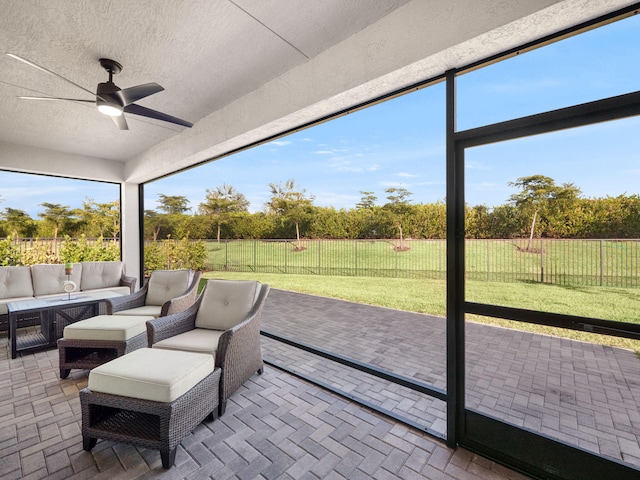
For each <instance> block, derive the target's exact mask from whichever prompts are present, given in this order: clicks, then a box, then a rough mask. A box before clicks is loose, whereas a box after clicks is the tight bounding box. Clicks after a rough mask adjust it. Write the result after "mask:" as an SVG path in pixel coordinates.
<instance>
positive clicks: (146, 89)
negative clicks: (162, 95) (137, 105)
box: [120, 82, 164, 107]
mask: <svg viewBox="0 0 640 480" xmlns="http://www.w3.org/2000/svg"><path fill="white" fill-rule="evenodd" d="M163 90H164V88H163V87H161V86H160V85H158V84H157V83H155V82H152V83H145V84H143V85H137V86H135V87H129V88H123V89H122V90H120V97H121V98H122V101H123V105H124V106H125V107H126V106H127V105H131V104H132V103H133V102H137V101H138V100H140V99H141V98H144V97H148V96H149V95H153V94H154V93H158V92H161V91H163Z"/></svg>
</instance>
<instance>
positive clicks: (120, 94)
mask: <svg viewBox="0 0 640 480" xmlns="http://www.w3.org/2000/svg"><path fill="white" fill-rule="evenodd" d="M7 55H8V56H9V57H11V58H14V59H16V60H19V61H21V62H24V63H26V64H27V65H29V66H31V67H34V68H37V69H38V70H41V71H43V72H46V73H48V74H50V75H54V76H56V77H58V78H60V79H62V80H64V81H65V82H67V83H70V84H71V85H73V86H75V87H78V88H79V89H81V90H84V91H85V92H88V93H90V94H91V95H94V96H95V100H84V99H80V98H60V97H22V96H21V97H19V98H23V99H26V100H65V101H70V102H83V103H95V104H96V106H97V107H98V110H99V111H100V112H101V113H104V114H105V115H108V116H110V117H111V119H112V120H113V122H114V123H115V124H116V126H117V127H118V128H119V129H120V130H129V127H128V126H127V121H126V119H125V118H124V113H131V114H133V115H140V116H143V117H148V118H153V119H156V120H162V121H164V122H170V123H175V124H176V125H182V126H184V127H192V126H193V124H192V123H190V122H187V121H186V120H182V119H180V118H177V117H173V116H171V115H167V114H166V113H162V112H158V111H157V110H152V109H150V108H146V107H142V106H140V105H136V104H135V103H133V102H136V101H138V100H140V99H142V98H145V97H148V96H149V95H153V94H154V93H158V92H161V91H163V90H164V88H162V87H161V86H160V85H158V84H157V83H145V84H142V85H137V86H135V87H129V88H124V89H121V88H120V87H118V86H117V85H116V84H115V83H113V76H114V75H117V74H118V73H120V72H121V71H122V65H120V64H119V63H118V62H116V61H115V60H110V59H108V58H101V59H100V65H101V66H102V68H104V69H105V70H106V71H107V72H108V73H109V81H108V82H103V83H98V86H97V88H96V91H95V93H94V92H92V91H91V90H87V89H86V88H84V87H82V86H80V85H78V84H77V83H75V82H72V81H71V80H69V79H68V78H65V77H63V76H61V75H58V74H57V73H55V72H52V71H51V70H48V69H46V68H44V67H41V66H40V65H37V64H35V63H33V62H31V61H30V60H27V59H25V58H22V57H20V56H19V55H15V54H13V53H7Z"/></svg>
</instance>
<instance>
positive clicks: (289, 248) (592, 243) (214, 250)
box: [16, 239, 640, 287]
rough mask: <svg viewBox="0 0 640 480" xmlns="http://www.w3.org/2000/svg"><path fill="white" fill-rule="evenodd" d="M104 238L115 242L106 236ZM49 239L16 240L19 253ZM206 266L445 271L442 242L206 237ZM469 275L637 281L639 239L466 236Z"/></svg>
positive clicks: (417, 274) (350, 272) (403, 274)
mask: <svg viewBox="0 0 640 480" xmlns="http://www.w3.org/2000/svg"><path fill="white" fill-rule="evenodd" d="M109 241H118V240H117V239H109ZM46 242H50V244H51V249H52V250H54V251H57V246H58V245H59V243H60V242H61V240H60V239H58V242H57V243H56V242H55V241H54V240H53V239H38V240H37V241H35V240H32V239H23V240H21V241H19V242H16V245H19V248H20V250H21V252H26V251H27V250H29V249H30V248H33V247H34V245H35V244H36V243H37V244H40V245H42V244H43V243H46ZM205 242H206V246H207V254H208V256H207V264H206V268H207V270H212V271H235V272H265V273H293V274H313V275H341V276H362V277H367V276H369V277H397V278H433V279H444V278H445V277H446V258H447V257H446V255H447V253H446V241H445V240H405V241H404V242H403V243H402V244H401V243H400V241H399V240H302V241H301V242H295V241H290V240H223V241H221V242H220V243H218V242H216V241H215V240H206V241H205ZM465 262H466V272H467V273H466V274H467V278H468V279H470V280H481V281H489V282H522V281H525V282H526V281H528V282H537V283H549V284H557V285H576V286H580V285H599V286H609V287H638V286H640V239H596V240H555V239H535V240H533V242H532V243H531V245H528V240H527V239H509V240H500V239H497V240H496V239H491V240H466V258H465Z"/></svg>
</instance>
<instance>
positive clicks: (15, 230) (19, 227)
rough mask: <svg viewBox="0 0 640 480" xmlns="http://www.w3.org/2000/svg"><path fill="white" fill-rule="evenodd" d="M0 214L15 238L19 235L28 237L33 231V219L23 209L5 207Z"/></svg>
mask: <svg viewBox="0 0 640 480" xmlns="http://www.w3.org/2000/svg"><path fill="white" fill-rule="evenodd" d="M0 216H1V217H2V219H3V220H4V221H5V222H6V223H7V228H8V229H9V231H11V233H12V234H13V237H14V239H15V240H17V239H18V238H19V237H20V236H23V237H30V236H32V234H33V232H34V231H35V223H34V221H33V219H32V218H31V217H30V216H29V214H28V213H27V212H25V211H24V210H19V209H17V208H9V207H7V208H5V209H4V211H3V213H2V214H1V215H0Z"/></svg>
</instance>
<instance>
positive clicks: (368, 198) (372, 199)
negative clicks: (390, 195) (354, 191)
mask: <svg viewBox="0 0 640 480" xmlns="http://www.w3.org/2000/svg"><path fill="white" fill-rule="evenodd" d="M360 195H362V198H361V199H360V201H359V202H358V203H356V208H373V207H374V206H375V204H376V200H378V197H376V196H375V195H374V194H373V192H363V191H361V192H360Z"/></svg>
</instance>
